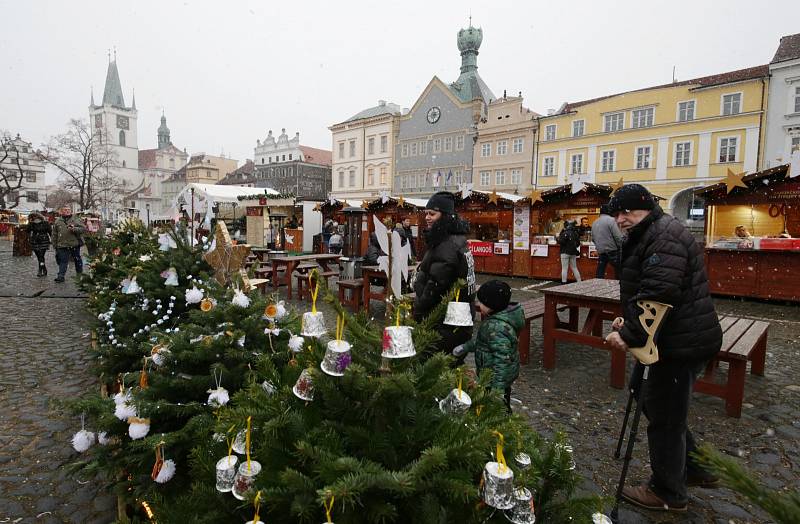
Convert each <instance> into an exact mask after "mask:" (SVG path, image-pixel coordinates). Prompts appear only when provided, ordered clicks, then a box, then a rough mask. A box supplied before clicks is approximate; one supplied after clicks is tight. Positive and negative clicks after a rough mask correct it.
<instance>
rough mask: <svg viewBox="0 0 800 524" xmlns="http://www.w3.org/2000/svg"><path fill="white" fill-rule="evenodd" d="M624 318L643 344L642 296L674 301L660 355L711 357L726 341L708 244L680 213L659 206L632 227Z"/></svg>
mask: <svg viewBox="0 0 800 524" xmlns="http://www.w3.org/2000/svg"><path fill="white" fill-rule="evenodd" d="M619 287H620V299H621V301H622V307H623V312H624V317H625V324H624V325H623V327H622V329H621V330H620V335H621V336H622V339H623V340H624V341H625V343H627V344H628V346H630V347H641V346H643V345H644V344H645V342H646V341H647V333H646V332H645V331H644V329H642V327H641V325H640V323H639V314H640V313H641V309H640V308H639V307H638V306H637V305H636V301H637V300H640V299H650V300H654V301H657V302H662V303H664V304H669V305H671V306H672V311H670V313H669V315H668V316H667V318H666V320H665V321H664V323H663V324H662V326H661V330H660V331H659V334H658V340H657V345H658V350H659V356H660V359H661V360H686V361H702V360H708V359H709V358H711V357H712V356H713V355H715V354H716V353H717V352H718V351H719V349H720V347H721V346H722V328H721V327H720V324H719V319H718V317H717V312H716V311H715V309H714V302H713V301H712V300H711V294H710V292H709V285H708V277H707V276H706V270H705V266H704V263H703V250H702V249H701V248H700V246H699V245H698V244H697V242H695V240H694V237H693V236H692V235H691V233H689V230H688V229H686V227H684V225H683V224H681V223H680V221H678V219H676V218H675V217H672V216H670V215H667V214H665V213H664V211H662V210H661V208H660V207H658V206H656V208H655V209H654V210H653V211H652V212H651V213H650V214H649V215H648V216H647V217H645V218H644V219H643V220H642V221H641V222H639V223H638V224H637V225H635V226H634V227H632V228H631V229H630V230H629V233H628V238H627V240H626V241H625V243H624V244H623V246H622V259H621V271H620V279H619Z"/></svg>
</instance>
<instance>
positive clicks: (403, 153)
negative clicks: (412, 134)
mask: <svg viewBox="0 0 800 524" xmlns="http://www.w3.org/2000/svg"><path fill="white" fill-rule="evenodd" d="M400 156H404V157H405V156H408V144H403V146H402V148H401V152H400Z"/></svg>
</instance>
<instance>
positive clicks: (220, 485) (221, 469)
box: [216, 455, 239, 493]
mask: <svg viewBox="0 0 800 524" xmlns="http://www.w3.org/2000/svg"><path fill="white" fill-rule="evenodd" d="M238 462H239V457H237V456H236V455H230V456H227V457H222V458H221V459H219V460H218V461H217V468H216V472H217V491H219V492H220V493H228V492H230V491H231V490H233V479H234V478H236V465H237V463H238Z"/></svg>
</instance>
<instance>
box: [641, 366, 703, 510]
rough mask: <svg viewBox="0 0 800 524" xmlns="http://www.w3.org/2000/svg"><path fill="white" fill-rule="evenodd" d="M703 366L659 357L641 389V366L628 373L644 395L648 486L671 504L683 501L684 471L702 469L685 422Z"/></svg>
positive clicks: (685, 473)
mask: <svg viewBox="0 0 800 524" xmlns="http://www.w3.org/2000/svg"><path fill="white" fill-rule="evenodd" d="M702 369H703V364H702V363H699V364H698V363H696V362H686V361H671V360H662V361H660V362H657V363H656V364H653V365H651V366H650V373H649V376H648V379H647V382H646V384H645V386H644V391H642V390H641V388H640V387H638V384H641V377H642V372H643V370H644V366H642V365H641V364H640V363H637V364H636V366H635V368H634V371H633V374H632V375H631V383H632V386H633V387H635V389H636V390H637V391H638V392H639V393H643V394H644V404H642V407H643V412H644V414H645V416H646V417H647V420H648V421H649V424H648V426H647V442H648V445H649V447H650V467H651V468H652V472H653V473H652V476H651V477H650V489H652V490H653V492H654V493H655V494H656V495H658V496H659V497H661V498H662V499H663V500H664V501H665V502H667V503H668V504H670V505H678V506H680V505H684V504H686V501H687V493H686V475H687V472H692V471H694V470H696V471H698V472H700V471H702V468H701V467H700V466H699V465H697V464H696V462H695V461H694V459H693V458H691V457H690V454H691V453H693V452H694V451H695V450H696V449H697V446H696V444H695V440H694V437H693V436H692V433H691V431H689V427H688V424H687V417H688V414H689V398H690V396H691V393H692V387H693V386H694V381H695V379H696V378H697V374H698V373H699V372H700V371H701V370H702Z"/></svg>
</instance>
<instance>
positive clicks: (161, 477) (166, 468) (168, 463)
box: [155, 459, 176, 484]
mask: <svg viewBox="0 0 800 524" xmlns="http://www.w3.org/2000/svg"><path fill="white" fill-rule="evenodd" d="M175 469H176V468H175V461H174V460H172V459H167V460H165V461H164V464H162V465H161V469H160V470H159V471H158V475H156V478H155V481H156V482H158V483H159V484H164V483H165V482H169V480H170V479H171V478H172V477H174V476H175Z"/></svg>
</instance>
